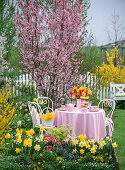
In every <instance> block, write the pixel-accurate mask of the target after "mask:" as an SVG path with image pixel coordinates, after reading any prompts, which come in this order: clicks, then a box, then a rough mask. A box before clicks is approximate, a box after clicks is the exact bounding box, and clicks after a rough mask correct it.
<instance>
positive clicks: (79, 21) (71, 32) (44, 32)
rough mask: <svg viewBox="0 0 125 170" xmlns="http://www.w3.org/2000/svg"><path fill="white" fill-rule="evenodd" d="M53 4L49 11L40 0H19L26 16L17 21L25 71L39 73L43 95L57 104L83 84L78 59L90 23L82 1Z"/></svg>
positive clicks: (36, 78)
mask: <svg viewBox="0 0 125 170" xmlns="http://www.w3.org/2000/svg"><path fill="white" fill-rule="evenodd" d="M51 2H52V4H51V8H50V9H49V11H47V10H46V9H45V8H44V5H43V4H40V3H39V2H38V1H37V0H36V1H32V0H31V1H25V0H22V1H19V7H20V9H21V11H22V16H19V15H17V16H16V17H15V19H14V21H15V24H16V28H17V31H18V36H19V38H20V44H19V45H20V47H21V54H22V56H23V64H24V65H25V67H26V69H25V71H30V72H32V75H33V76H34V72H35V80H36V82H37V87H38V90H39V92H41V93H42V94H43V95H44V96H47V95H49V96H50V97H51V98H52V99H53V100H54V101H55V104H56V103H59V102H61V100H63V99H64V98H67V97H68V94H67V90H70V88H72V86H73V85H74V84H75V83H76V82H79V81H80V79H79V78H80V77H79V73H78V69H79V64H80V62H81V59H79V58H75V53H76V52H78V51H79V50H80V49H81V48H82V44H83V39H84V36H85V34H86V31H85V26H86V22H85V16H84V15H83V5H82V4H81V3H80V2H79V0H76V1H75V2H74V4H71V3H70V2H69V1H68V0H63V1H60V0H52V1H51ZM46 78H47V79H46ZM46 89H47V90H46Z"/></svg>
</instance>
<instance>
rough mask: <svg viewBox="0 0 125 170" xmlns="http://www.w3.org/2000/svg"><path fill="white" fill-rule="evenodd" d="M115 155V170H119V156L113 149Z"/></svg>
mask: <svg viewBox="0 0 125 170" xmlns="http://www.w3.org/2000/svg"><path fill="white" fill-rule="evenodd" d="M113 154H114V156H115V169H116V170H119V162H118V158H117V155H116V152H115V149H114V148H113Z"/></svg>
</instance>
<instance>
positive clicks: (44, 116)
mask: <svg viewBox="0 0 125 170" xmlns="http://www.w3.org/2000/svg"><path fill="white" fill-rule="evenodd" d="M54 118H55V114H53V112H49V113H48V114H46V115H45V114H42V120H43V121H44V120H50V119H54Z"/></svg>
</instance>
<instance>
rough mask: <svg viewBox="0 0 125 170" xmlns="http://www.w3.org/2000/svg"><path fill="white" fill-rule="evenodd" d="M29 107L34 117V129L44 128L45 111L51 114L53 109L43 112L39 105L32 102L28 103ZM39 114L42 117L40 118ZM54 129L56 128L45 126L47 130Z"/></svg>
mask: <svg viewBox="0 0 125 170" xmlns="http://www.w3.org/2000/svg"><path fill="white" fill-rule="evenodd" d="M28 107H29V111H30V113H31V116H32V121H33V129H34V128H35V127H37V128H40V127H41V126H43V124H42V114H43V113H44V111H45V110H47V111H46V112H49V111H50V110H51V108H49V107H47V108H44V109H43V110H42V109H41V107H40V105H39V104H38V103H35V102H30V101H28ZM51 111H53V110H51ZM38 113H40V117H39V114H38ZM53 127H54V126H52V127H51V126H50V127H46V126H44V128H45V129H50V128H53Z"/></svg>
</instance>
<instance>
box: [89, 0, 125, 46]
mask: <svg viewBox="0 0 125 170" xmlns="http://www.w3.org/2000/svg"><path fill="white" fill-rule="evenodd" d="M90 3H91V6H90V8H89V10H88V18H90V17H92V19H91V21H90V22H89V25H88V27H87V29H88V31H89V32H90V30H91V31H92V33H93V35H94V37H95V42H96V44H97V45H104V44H107V43H108V42H109V40H108V37H107V33H106V27H108V28H109V27H110V19H111V16H112V15H113V13H114V10H115V13H116V14H118V15H119V17H120V21H121V22H122V23H123V25H124V26H125V0H90Z"/></svg>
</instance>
